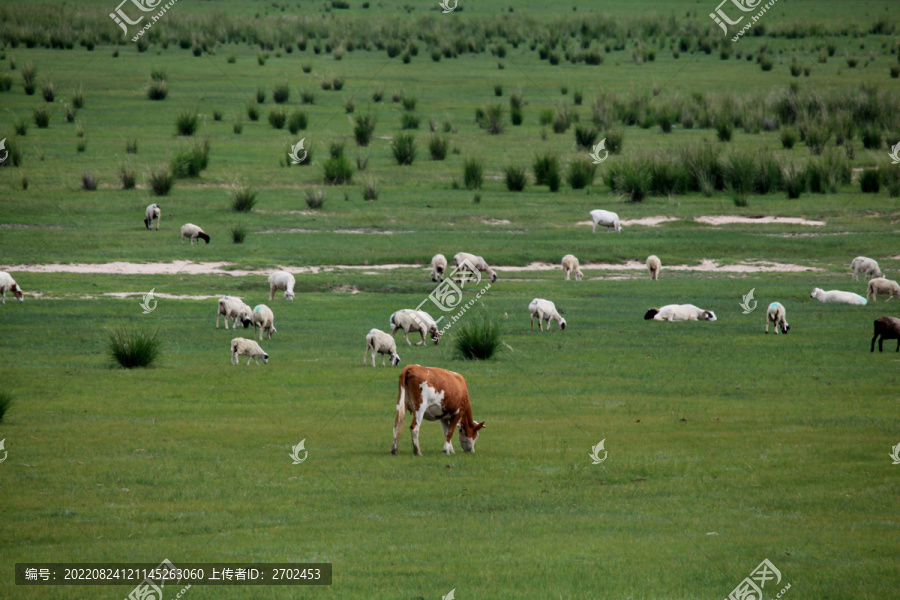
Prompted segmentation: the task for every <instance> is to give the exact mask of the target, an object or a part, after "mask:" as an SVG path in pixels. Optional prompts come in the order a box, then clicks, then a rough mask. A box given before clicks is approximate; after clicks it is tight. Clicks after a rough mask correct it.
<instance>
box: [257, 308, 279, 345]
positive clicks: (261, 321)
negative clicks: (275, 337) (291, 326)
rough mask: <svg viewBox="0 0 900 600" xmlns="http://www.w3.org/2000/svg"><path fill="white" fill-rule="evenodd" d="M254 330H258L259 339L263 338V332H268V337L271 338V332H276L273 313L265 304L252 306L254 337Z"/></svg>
mask: <svg viewBox="0 0 900 600" xmlns="http://www.w3.org/2000/svg"><path fill="white" fill-rule="evenodd" d="M256 332H259V340H260V341H262V339H263V332H266V333H268V334H269V339H270V340H271V339H272V334H273V333H275V332H276V329H275V314H274V313H273V312H272V309H271V308H269V307H268V306H266V305H265V304H260V305H258V306H255V307H253V337H254V338H255V337H256Z"/></svg>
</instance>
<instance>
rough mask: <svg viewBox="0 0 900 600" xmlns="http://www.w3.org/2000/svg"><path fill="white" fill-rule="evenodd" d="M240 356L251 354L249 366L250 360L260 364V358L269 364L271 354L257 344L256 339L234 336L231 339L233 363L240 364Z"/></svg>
mask: <svg viewBox="0 0 900 600" xmlns="http://www.w3.org/2000/svg"><path fill="white" fill-rule="evenodd" d="M239 356H249V357H250V358H248V359H247V366H250V361H251V360H254V361H256V364H257V365H259V359H260V358H261V359H263V364H269V355H268V354H266V351H265V350H263V349H262V348H260V346H259V344H257V343H256V342H255V341H254V340H248V339H247V338H234V339H233V340H231V363H232V364H235V365H236V364H238V357H239Z"/></svg>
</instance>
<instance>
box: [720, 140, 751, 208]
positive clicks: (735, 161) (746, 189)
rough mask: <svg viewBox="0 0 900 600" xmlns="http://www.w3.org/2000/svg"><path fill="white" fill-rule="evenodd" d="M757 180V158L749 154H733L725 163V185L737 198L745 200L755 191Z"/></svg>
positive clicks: (737, 152)
mask: <svg viewBox="0 0 900 600" xmlns="http://www.w3.org/2000/svg"><path fill="white" fill-rule="evenodd" d="M755 178H756V159H755V157H754V156H753V155H752V154H750V153H749V152H739V151H735V152H732V153H731V155H730V156H729V157H728V159H727V160H726V161H725V185H726V186H727V187H728V189H730V190H731V191H732V193H733V194H735V195H736V196H737V197H740V198H744V197H745V196H746V195H747V194H749V193H751V192H752V191H753V187H754V186H753V184H754V181H755ZM739 206H740V205H739ZM744 206H746V205H744Z"/></svg>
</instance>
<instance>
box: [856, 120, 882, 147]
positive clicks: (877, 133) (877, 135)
mask: <svg viewBox="0 0 900 600" xmlns="http://www.w3.org/2000/svg"><path fill="white" fill-rule="evenodd" d="M860 137H861V138H862V143H863V147H864V148H866V149H867V150H879V149H880V148H881V139H882V138H881V130H880V129H879V128H878V126H877V125H866V126H865V127H863V130H862V135H861V136H860Z"/></svg>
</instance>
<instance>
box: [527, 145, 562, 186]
mask: <svg viewBox="0 0 900 600" xmlns="http://www.w3.org/2000/svg"><path fill="white" fill-rule="evenodd" d="M531 168H532V170H533V171H534V183H535V185H547V186H550V191H551V192H555V191H557V190H558V189H559V184H560V179H561V177H560V172H559V159H558V158H557V157H556V155H554V154H552V153H550V152H545V153H543V154H536V155H535V157H534V161H533V162H532V163H531ZM554 183H555V189H554Z"/></svg>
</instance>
